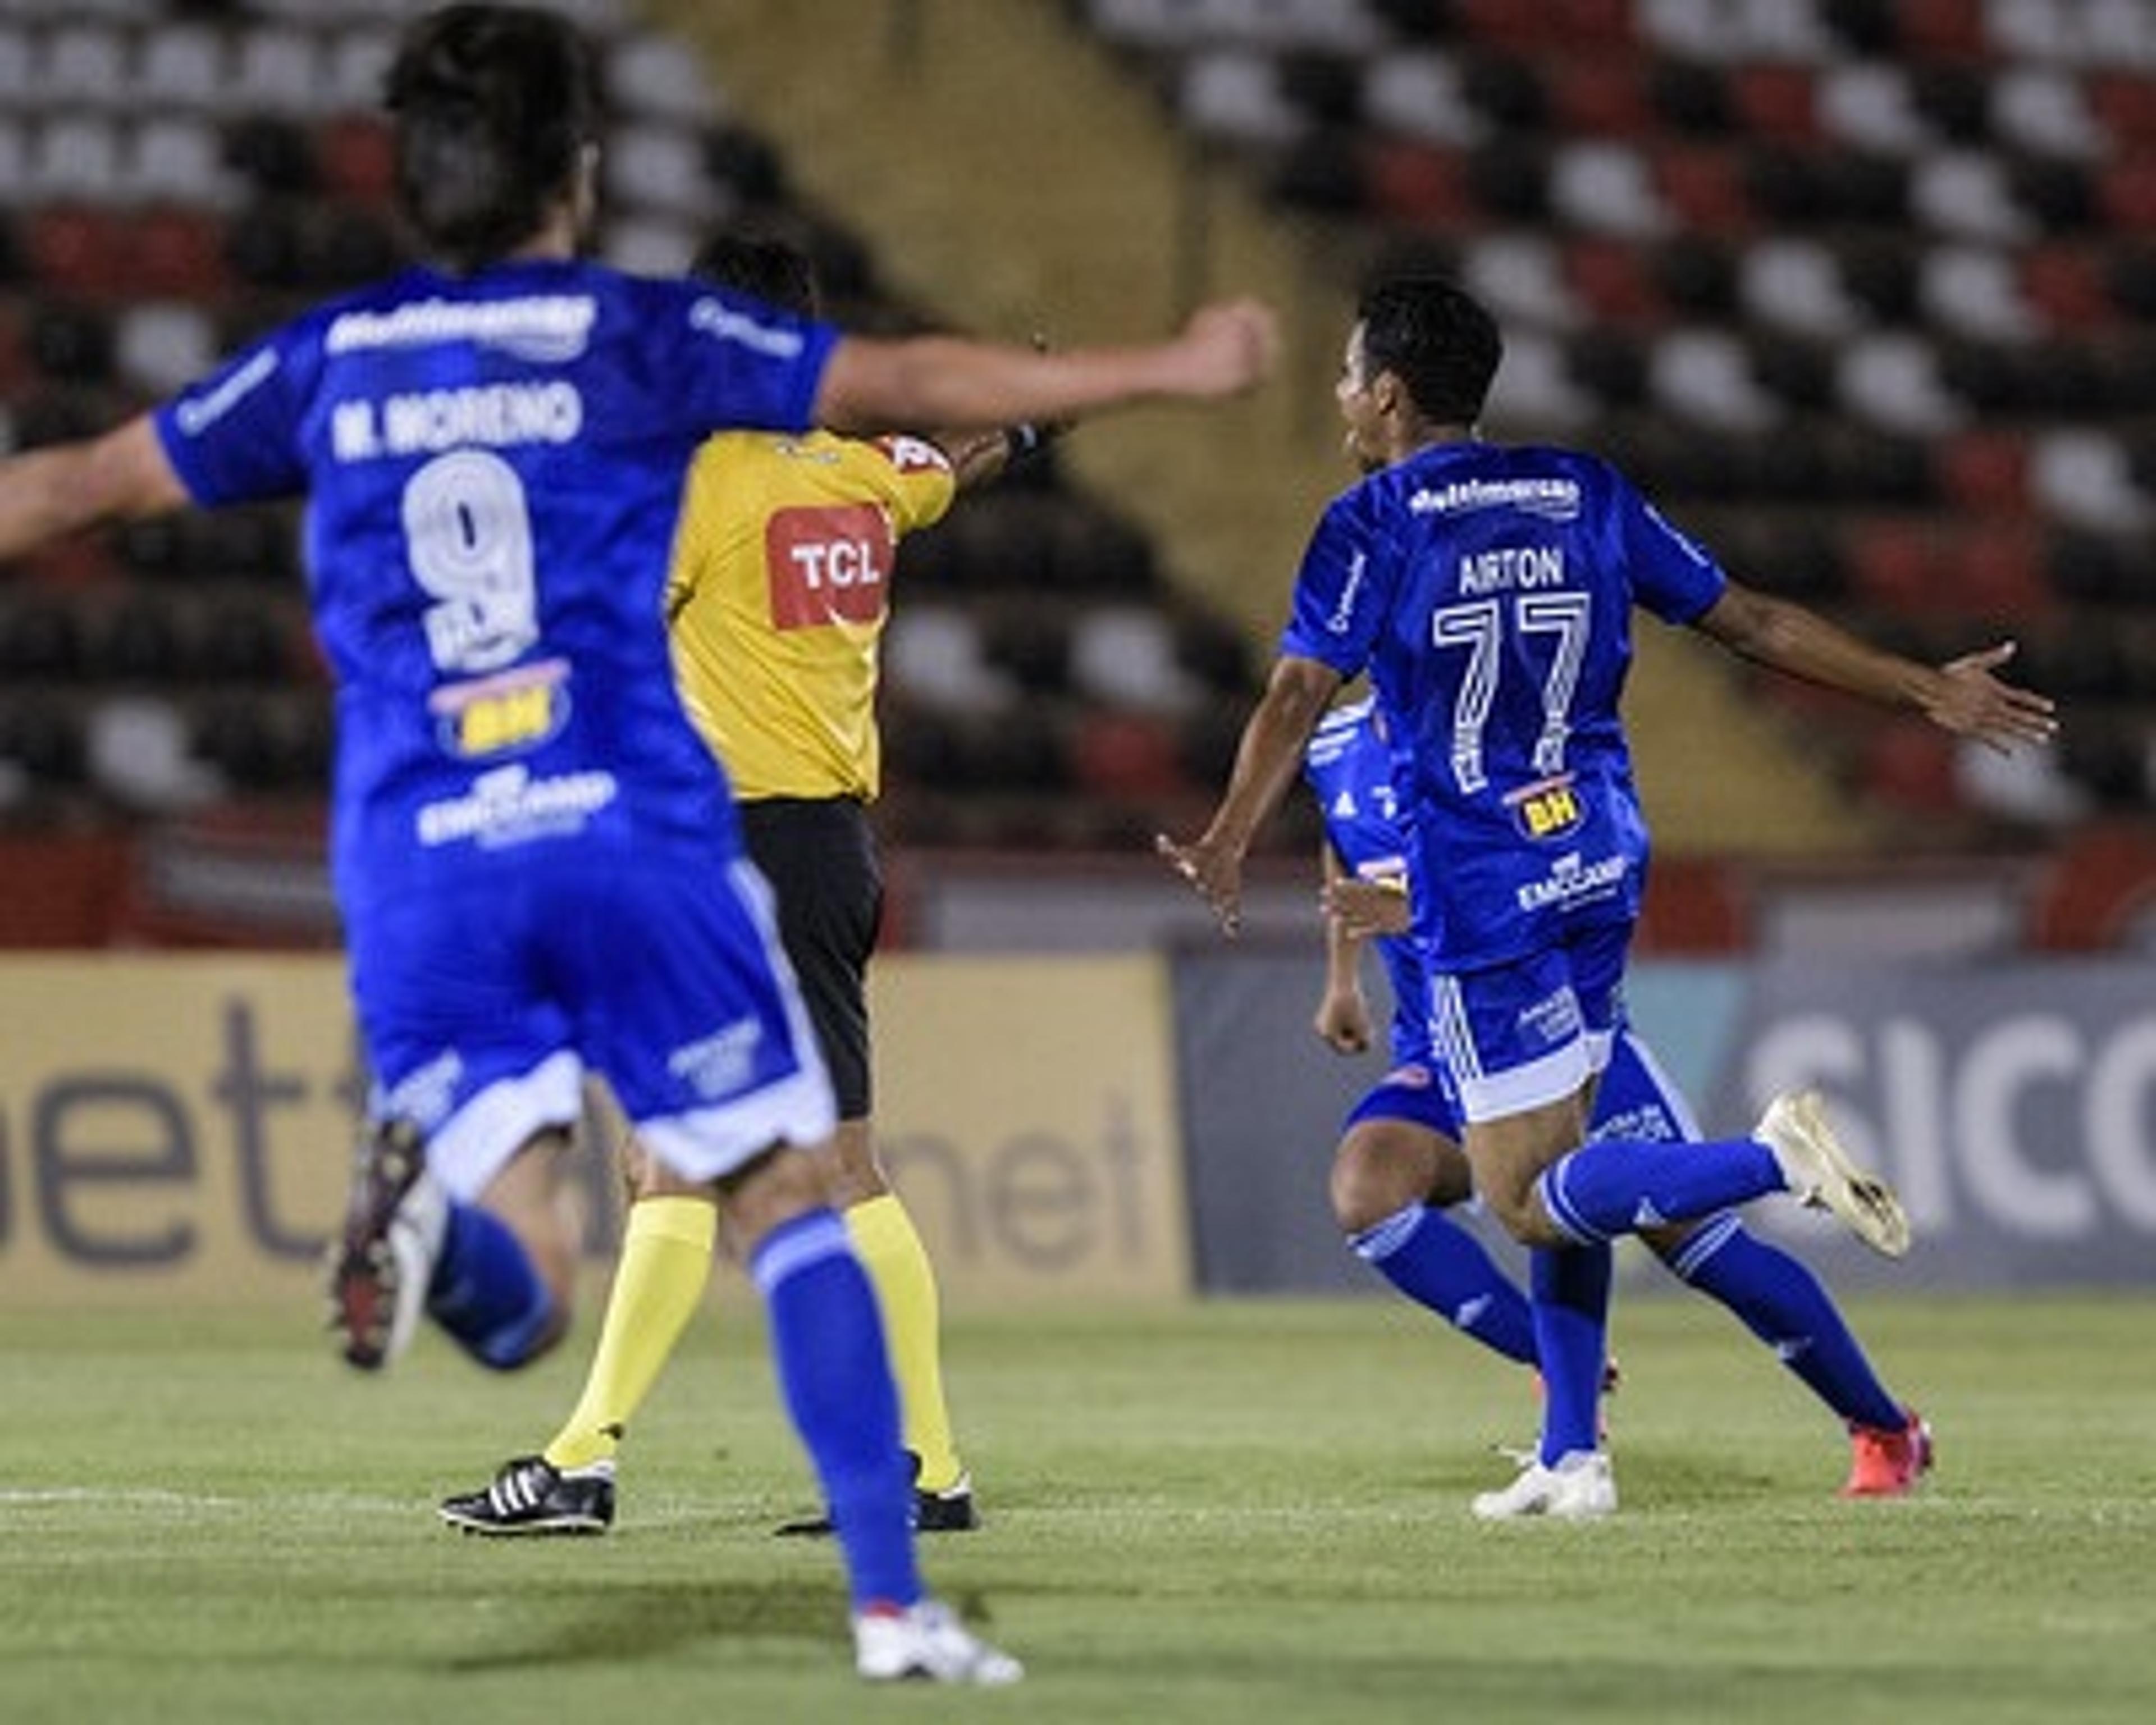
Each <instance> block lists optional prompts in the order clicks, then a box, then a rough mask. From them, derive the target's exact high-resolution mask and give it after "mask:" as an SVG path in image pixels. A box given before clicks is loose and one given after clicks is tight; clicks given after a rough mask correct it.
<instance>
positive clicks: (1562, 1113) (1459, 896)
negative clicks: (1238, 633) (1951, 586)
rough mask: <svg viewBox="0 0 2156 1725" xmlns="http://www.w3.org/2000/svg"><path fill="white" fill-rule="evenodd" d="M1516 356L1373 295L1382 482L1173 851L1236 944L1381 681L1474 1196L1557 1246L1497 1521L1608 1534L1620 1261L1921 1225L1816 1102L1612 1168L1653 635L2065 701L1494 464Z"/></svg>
mask: <svg viewBox="0 0 2156 1725" xmlns="http://www.w3.org/2000/svg"><path fill="white" fill-rule="evenodd" d="M1501 351H1502V343H1501V339H1500V337H1499V335H1498V332H1497V329H1496V324H1495V323H1494V321H1492V320H1491V317H1490V315H1489V314H1488V312H1487V311H1485V310H1484V309H1483V307H1482V306H1481V305H1479V304H1478V303H1477V302H1476V300H1474V299H1473V298H1472V297H1471V296H1470V295H1467V294H1466V293H1465V292H1464V291H1462V290H1460V288H1458V287H1457V286H1456V285H1454V284H1452V283H1450V282H1448V281H1445V280H1439V279H1435V278H1429V277H1404V278H1394V279H1391V280H1384V281H1381V282H1379V283H1378V284H1376V285H1373V287H1371V288H1370V289H1369V290H1368V291H1367V292H1366V293H1365V294H1364V295H1363V298H1362V300H1361V301H1360V303H1359V305H1358V308H1357V315H1356V318H1355V321H1354V325H1353V329H1352V331H1351V332H1350V334H1349V336H1348V340H1347V345H1346V349H1345V354H1344V359H1343V364H1342V372H1341V377H1340V381H1339V384H1338V387H1337V398H1338V401H1339V404H1340V409H1341V413H1342V417H1343V418H1344V419H1345V421H1346V423H1347V446H1348V449H1349V450H1350V453H1351V454H1353V457H1354V458H1355V459H1356V460H1357V461H1358V464H1359V465H1361V467H1362V468H1363V471H1364V475H1365V477H1364V478H1363V480H1361V482H1360V483H1358V485H1354V486H1353V487H1352V488H1351V489H1349V490H1347V491H1346V492H1344V493H1342V495H1340V496H1339V497H1337V498H1336V499H1335V500H1334V501H1333V502H1332V504H1331V505H1330V506H1328V507H1327V510H1326V511H1325V513H1324V515H1323V517H1322V520H1321V521H1320V522H1319V524H1318V526H1317V531H1316V532H1315V534H1314V535H1313V536H1312V540H1311V542H1310V545H1309V547H1307V549H1306V552H1305V553H1304V557H1303V561H1302V566H1301V570H1300V572H1299V573H1298V575H1297V578H1296V588H1295V593H1294V598H1293V601H1292V609H1291V617H1290V620H1289V622H1288V624H1287V627H1286V631H1285V633H1284V634H1283V636H1282V639H1281V651H1280V654H1279V655H1278V657H1277V658H1276V661H1275V663H1274V665H1273V669H1272V671H1271V674H1270V678H1269V680H1268V682H1267V686H1266V689H1265V694H1264V696H1262V697H1261V698H1260V701H1259V704H1258V706H1257V708H1256V710H1255V711H1254V712H1253V713H1252V714H1251V716H1250V720H1249V721H1248V722H1247V723H1246V725H1245V728H1244V731H1243V735H1242V738H1241V741H1240V746H1239V747H1238V750H1237V753H1236V758H1235V767H1234V768H1233V770H1232V772H1231V773H1230V776H1229V783H1228V786H1227V788H1226V789H1225V791H1224V793H1223V795H1222V797H1221V799H1220V802H1219V806H1218V807H1217V808H1216V809H1215V810H1214V814H1213V817H1212V819H1211V820H1210V821H1209V823H1208V824H1207V825H1206V827H1205V829H1204V831H1203V832H1202V833H1201V834H1199V836H1198V837H1196V838H1195V839H1190V840H1188V842H1178V841H1177V840H1175V839H1172V838H1170V837H1168V836H1167V835H1165V834H1163V836H1162V838H1161V839H1160V840H1159V845H1158V848H1159V850H1160V851H1161V853H1162V854H1163V856H1165V857H1166V858H1167V860H1168V862H1169V863H1170V864H1171V865H1173V867H1174V868H1175V870H1177V871H1178V873H1179V874H1180V875H1182V876H1183V878H1184V879H1185V880H1188V881H1189V882H1190V883H1191V885H1192V886H1193V887H1195V888H1196V890H1197V891H1199V893H1200V894H1201V895H1202V896H1204V898H1205V900H1206V901H1207V902H1208V903H1209V905H1210V906H1212V907H1213V910H1214V914H1215V916H1217V918H1218V919H1219V922H1220V924H1221V926H1222V927H1223V929H1224V931H1226V932H1229V933H1232V932H1235V929H1236V928H1237V927H1238V926H1239V923H1240V900H1241V884H1242V869H1243V860H1244V857H1245V854H1246V853H1247V851H1248V850H1249V847H1250V841H1251V838H1252V835H1253V834H1255V831H1256V830H1257V829H1258V827H1259V826H1260V824H1261V823H1262V822H1263V821H1264V819H1265V818H1266V816H1268V815H1269V814H1270V813H1271V811H1272V810H1273V809H1274V808H1275V807H1276V806H1277V804H1278V803H1279V801H1280V799H1281V796H1282V795H1283V794H1285V793H1286V789H1287V787H1288V786H1289V785H1290V784H1291V783H1292V782H1293V780H1294V778H1295V776H1296V770H1297V767H1298V764H1299V762H1300V761H1301V757H1302V753H1303V750H1304V747H1305V745H1306V742H1307V740H1308V738H1309V736H1310V733H1311V732H1312V728H1313V727H1314V726H1316V724H1317V721H1318V719H1319V717H1320V716H1322V714H1323V712H1324V711H1325V710H1326V709H1327V706H1329V705H1331V703H1332V699H1333V697H1334V695H1335V693H1336V691H1337V690H1338V688H1339V687H1340V685H1341V684H1342V681H1343V680H1346V679H1347V678H1348V677H1351V676H1353V675H1358V674H1359V673H1362V672H1364V671H1367V672H1368V675H1369V677H1370V680H1371V684H1372V687H1373V691H1374V692H1375V695H1376V697H1377V701H1378V711H1379V712H1380V713H1381V714H1383V716H1384V720H1385V724H1386V728H1387V735H1388V737H1389V741H1390V744H1391V747H1392V751H1393V758H1394V773H1393V780H1394V785H1395V786H1396V787H1397V788H1398V789H1399V793H1400V795H1401V803H1402V809H1403V812H1404V820H1405V823H1406V825H1407V828H1408V831H1409V839H1410V845H1409V849H1410V856H1409V874H1410V876H1411V878H1412V879H1413V880H1414V888H1415V890H1414V897H1413V909H1414V934H1415V938H1416V941H1417V942H1418V944H1419V946H1420V947H1422V949H1423V951H1424V954H1425V957H1427V958H1428V959H1429V960H1430V964H1431V967H1432V968H1431V1001H1430V1020H1431V1034H1432V1040H1433V1043H1434V1045H1435V1047H1436V1048H1437V1050H1439V1052H1440V1055H1441V1057H1442V1059H1443V1060H1444V1062H1445V1067H1446V1069H1447V1070H1448V1071H1449V1072H1450V1075H1451V1076H1452V1078H1453V1081H1454V1082H1455V1085H1456V1086H1457V1087H1458V1090H1459V1095H1460V1108H1461V1112H1462V1115H1463V1117H1464V1119H1465V1128H1464V1132H1463V1142H1464V1144H1465V1147H1466V1152H1467V1157H1468V1161H1469V1163H1470V1164H1471V1166H1472V1167H1473V1168H1474V1171H1475V1183H1476V1189H1477V1190H1478V1191H1479V1192H1480V1193H1481V1194H1482V1196H1483V1198H1484V1199H1485V1201H1486V1203H1487V1204H1489V1205H1490V1208H1491V1211H1492V1213H1493V1214H1495V1215H1496V1217H1497V1218H1498V1219H1499V1220H1500V1221H1501V1223H1502V1224H1504V1226H1505V1228H1506V1230H1507V1232H1508V1233H1510V1234H1511V1235H1512V1236H1513V1238H1514V1239H1516V1240H1519V1241H1521V1242H1522V1244H1523V1245H1527V1246H1529V1247H1531V1248H1532V1249H1533V1251H1532V1264H1531V1272H1530V1274H1531V1283H1532V1310H1533V1315H1534V1326H1535V1343H1536V1348H1535V1351H1536V1355H1537V1358H1538V1359H1539V1360H1540V1361H1541V1364H1542V1370H1543V1378H1544V1380H1545V1383H1546V1384H1547V1386H1548V1396H1547V1399H1546V1401H1545V1403H1544V1409H1543V1432H1542V1440H1541V1443H1540V1445H1538V1447H1537V1452H1536V1455H1535V1456H1534V1458H1533V1460H1532V1461H1531V1462H1530V1464H1529V1465H1528V1466H1527V1467H1526V1468H1524V1469H1523V1470H1522V1473H1521V1475H1520V1476H1519V1477H1518V1478H1517V1480H1515V1481H1513V1482H1512V1486H1510V1487H1508V1488H1507V1489H1506V1490H1504V1491H1496V1492H1491V1493H1486V1494H1485V1495H1484V1496H1483V1497H1479V1498H1477V1499H1476V1504H1475V1508H1476V1513H1477V1514H1478V1515H1481V1516H1484V1517H1489V1518H1493V1519H1496V1518H1507V1517H1515V1516H1522V1515H1558V1516H1564V1517H1581V1518H1585V1517H1596V1516H1601V1515H1606V1514H1608V1513H1609V1512H1611V1511H1612V1510H1614V1508H1615V1507H1616V1486H1615V1481H1614V1477H1613V1476H1612V1474H1611V1472H1610V1469H1609V1457H1608V1456H1607V1455H1605V1454H1604V1453H1603V1452H1602V1450H1601V1449H1600V1447H1599V1443H1598V1440H1597V1430H1596V1427H1597V1419H1598V1408H1597V1403H1598V1401H1599V1389H1600V1383H1601V1376H1602V1370H1603V1364H1604V1338H1605V1331H1606V1321H1607V1312H1608V1302H1609V1259H1608V1256H1607V1255H1606V1254H1605V1253H1604V1252H1602V1251H1600V1250H1597V1249H1598V1248H1599V1247H1601V1246H1603V1245H1606V1244H1607V1243H1608V1242H1609V1241H1610V1240H1612V1239H1614V1238H1615V1237H1616V1236H1618V1235H1623V1234H1627V1233H1631V1232H1635V1231H1636V1230H1639V1229H1640V1228H1641V1227H1646V1226H1660V1225H1661V1224H1666V1223H1671V1222H1679V1221H1688V1220H1693V1219H1698V1218H1701V1217H1705V1216H1709V1215H1712V1214H1716V1213H1717V1212H1719V1211H1721V1210H1722V1209H1727V1208H1728V1207H1730V1206H1731V1205H1733V1204H1741V1203H1744V1202H1746V1201H1748V1200H1749V1199H1756V1198H1759V1197H1763V1196H1765V1195H1767V1194H1771V1193H1788V1194H1794V1195H1795V1196H1796V1197H1797V1198H1798V1199H1799V1200H1800V1201H1802V1202H1804V1203H1807V1204H1816V1205H1819V1206H1820V1207H1822V1208H1825V1209H1829V1210H1830V1211H1832V1213H1833V1214H1835V1216H1837V1217H1838V1218H1839V1219H1840V1220H1842V1221H1843V1222H1844V1223H1845V1224H1846V1225H1848V1226H1849V1227H1850V1228H1851V1230H1852V1231H1854V1232H1855V1233H1856V1235H1858V1236H1859V1237H1860V1238H1861V1239H1862V1240H1865V1241H1866V1243H1867V1244H1868V1245H1871V1246H1873V1247H1874V1248H1876V1250H1880V1251H1881V1252H1884V1253H1886V1254H1887V1255H1890V1256H1898V1255H1900V1254H1901V1253H1902V1252H1904V1251H1906V1250H1907V1246H1908V1224H1907V1219H1906V1217H1905V1216H1904V1215H1903V1214H1902V1208H1901V1205H1900V1203H1899V1202H1898V1200H1897V1199H1896V1198H1895V1197H1894V1194H1892V1191H1891V1190H1889V1189H1887V1188H1886V1185H1885V1184H1884V1183H1881V1182H1880V1181H1878V1180H1877V1179H1876V1178H1872V1177H1871V1176H1869V1175H1867V1174H1866V1173H1863V1172H1862V1171H1861V1170H1860V1169H1858V1168H1856V1166H1855V1165H1854V1164H1853V1163H1851V1161H1850V1160H1849V1158H1848V1156H1847V1154H1846V1153H1845V1152H1844V1150H1843V1149H1842V1147H1841V1146H1840V1143H1839V1142H1838V1141H1837V1140H1836V1138H1835V1135H1834V1132H1833V1131H1832V1129H1831V1127H1830V1125H1829V1124H1828V1122H1827V1121H1826V1119H1825V1115H1824V1113H1823V1111H1822V1110H1821V1107H1820V1103H1819V1100H1818V1098H1817V1097H1816V1096H1812V1095H1810V1094H1809V1093H1807V1094H1804V1095H1800V1096H1782V1097H1777V1098H1776V1099H1775V1100H1774V1101H1773V1102H1772V1103H1771V1104H1770V1105H1769V1106H1768V1109H1767V1111H1766V1113H1765V1115H1764V1116H1763V1117H1762V1119H1761V1121H1760V1123H1759V1126H1758V1129H1757V1133H1756V1135H1755V1136H1753V1137H1745V1138H1732V1139H1726V1140H1719V1141H1714V1142H1684V1143H1678V1144H1656V1143H1652V1142H1647V1141H1645V1140H1644V1139H1635V1138H1609V1137H1605V1138H1601V1139H1598V1140H1595V1141H1594V1142H1589V1140H1588V1122H1589V1117H1590V1111H1591V1109H1592V1106H1593V1100H1594V1085H1595V1080H1596V1077H1597V1075H1598V1074H1599V1072H1600V1071H1601V1070H1602V1068H1603V1067H1604V1065H1607V1063H1608V1060H1609V1049H1610V1045H1611V1043H1612V1041H1613V1040H1614V1037H1615V1035H1616V1034H1617V1032H1618V1031H1619V1030H1620V1029H1621V1028H1622V1011H1621V985H1622V982H1623V978H1624V968H1625V952H1626V949H1627V947H1629V945H1630V940H1631V935H1632V929H1633V926H1634V924H1635V922H1636V920H1637V918H1638V915H1639V907H1640V888H1641V880H1642V871H1643V870H1644V869H1645V864H1646V860H1647V833H1646V825H1645V819H1644V818H1643V816H1642V814H1641V811H1640V803H1639V798H1638V796H1637V794H1636V792H1635V788H1634V785H1633V780H1632V770H1631V761H1630V751H1629V747H1628V745H1627V742H1626V739H1625V730H1624V726H1623V724H1622V722H1621V720H1620V716H1619V711H1618V702H1619V697H1620V694H1621V692H1622V691H1623V687H1624V682H1625V672H1626V670H1627V669H1628V668H1629V665H1630V659H1631V627H1632V612H1633V609H1634V608H1635V606H1636V607H1639V608H1644V609H1645V610H1647V611H1649V612H1650V613H1651V614H1654V615H1655V616H1657V617H1659V618H1661V619H1663V620H1664V621H1666V622H1668V623H1672V624H1685V625H1687V626H1689V627H1691V628H1694V629H1698V630H1700V631H1701V632H1702V633H1703V634H1707V635H1708V636H1710V637H1711V638H1712V639H1714V640H1716V641H1717V642H1719V643H1721V644H1722V645H1723V646H1725V647H1727V648H1728V649H1731V650H1732V651H1733V652H1736V653H1738V654H1739V655H1743V656H1744V657H1746V658H1748V659H1752V660H1757V661H1758V662H1760V663H1762V664H1765V665H1772V666H1774V667H1775V668H1776V669H1778V670H1783V671H1786V672H1788V673H1789V674H1791V675H1796V676H1799V677H1803V678H1805V679H1808V680H1811V681H1815V682H1818V683H1821V684H1825V685H1829V686H1831V687H1834V688H1837V689H1840V690H1843V691H1847V692H1849V693H1851V694H1853V695H1856V696H1862V697H1864V698H1866V699H1869V700H1872V701H1878V702H1881V703H1882V704H1885V705H1888V706H1902V707H1907V708H1911V709H1913V710H1915V711H1919V712H1922V714H1924V715H1925V716H1927V717H1928V718H1929V719H1930V720H1931V721H1933V723H1935V724H1937V725H1938V726H1941V727H1942V728H1943V729H1945V730H1947V731H1948V732H1953V734H1955V735H1958V736H1966V737H1975V738H1977V739H1979V740H1980V741H1982V742H1986V743H1988V744H1991V745H1994V746H1996V747H2010V746H2011V745H2013V744H2015V743H2017V742H2042V741H2047V740H2048V739H2049V738H2050V737H2051V736H2052V735H2053V734H2054V732H2055V730H2056V723H2055V721H2054V720H2053V718H2052V716H2051V702H2050V701H2046V700H2045V699H2044V698H2043V697H2041V696H2037V695H2034V694H2031V693H2030V692H2028V691H2023V690H2020V689H2017V688H2015V687H2013V686H2011V685H2008V684H2006V683H2004V682H2002V681H2001V680H1999V679H1998V678H1997V677H1996V676H1994V671H1995V670H1997V669H1998V667H1999V666H2000V665H2004V664H2005V661H2006V660H2007V659H2008V658H2010V656H2011V655H2012V652H2013V647H2012V644H2011V643H2002V644H1999V645H1997V646H1994V647H1992V648H1990V649H1986V650H1985V651H1984V652H1981V653H1977V654H1972V655H1969V656H1968V657H1966V658H1963V659H1959V660H1955V661H1953V663H1951V664H1949V665H1944V666H1938V667H1934V666H1929V665H1921V664H1917V663H1916V662H1914V661H1912V660H1907V659H1904V658H1902V657H1900V656H1898V655H1894V654H1891V653H1886V652H1883V651H1881V650H1880V649H1876V648H1874V647H1872V646H1870V645H1869V644H1866V643H1865V642H1863V641H1861V640H1860V639H1857V638H1856V637H1855V636H1853V635H1851V634H1850V633H1849V632H1848V631H1846V630H1845V629H1840V628H1837V627H1836V626H1835V625H1834V624H1830V623H1828V622H1827V621H1826V620H1825V619H1823V618H1821V617H1820V616H1818V615H1817V614H1815V613H1813V612H1811V611H1809V610H1807V609H1805V608H1803V607H1801V606H1799V605H1794V604H1791V603H1788V602H1786V601H1784V600H1780V599H1777V598H1773V597H1771V596H1769V595H1767V594H1764V593H1758V592H1756V591H1754V590H1753V589H1751V588H1747V587H1745V586H1743V584H1742V583H1739V582H1738V581H1736V580H1735V579H1733V578H1731V577H1730V576H1728V575H1727V574H1726V573H1725V572H1723V570H1722V568H1721V567H1720V566H1719V565H1718V564H1717V562H1715V561H1714V559H1713V558H1712V557H1711V556H1710V555H1709V554H1708V553H1707V552H1706V551H1705V550H1704V549H1702V547H1699V546H1698V545H1697V544H1695V543H1694V542H1692V541H1691V540H1690V539H1689V538H1687V537H1686V536H1685V535H1683V534H1681V533H1680V532H1679V531H1676V529H1675V528H1674V527H1672V526H1671V525H1670V524H1669V523H1668V522H1667V521H1665V520H1663V519H1662V517H1661V516H1660V515H1659V514H1657V513H1656V512H1655V511H1654V510H1653V509H1652V508H1651V507H1650V506H1649V505H1648V504H1647V503H1646V501H1645V500H1644V499H1643V498H1642V497H1641V496H1640V495H1639V493H1638V492H1637V491H1636V490H1634V488H1633V487H1632V486H1631V485H1630V484H1629V483H1628V482H1627V481H1626V480H1625V478H1624V477H1623V475H1620V474H1619V473H1618V472H1617V471H1616V470H1614V469H1613V468H1611V467H1610V466H1609V465H1608V464H1607V463H1605V462H1603V461H1600V460H1599V459H1596V458H1594V456H1592V455H1589V454H1582V453H1579V452H1577V451H1573V450H1568V449H1552V448H1545V447H1517V448H1515V447H1505V446H1501V445H1498V444H1491V443H1486V442H1485V441H1483V440H1482V439H1481V438H1480V437H1479V436H1478V435H1477V434H1476V422H1477V421H1478V419H1479V418H1481V413H1482V408H1483V403H1484V400H1485V398H1486V396H1487V395H1488V393H1489V388H1490V385H1491V381H1492V379H1493V378H1494V377H1495V376H1496V370H1497V364H1498V360H1499V357H1500V355H1501Z"/></svg>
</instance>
